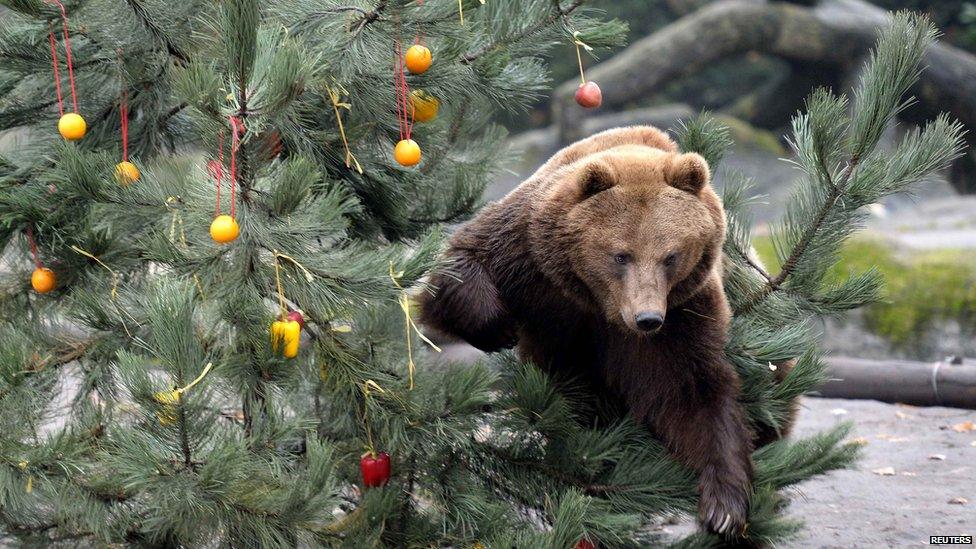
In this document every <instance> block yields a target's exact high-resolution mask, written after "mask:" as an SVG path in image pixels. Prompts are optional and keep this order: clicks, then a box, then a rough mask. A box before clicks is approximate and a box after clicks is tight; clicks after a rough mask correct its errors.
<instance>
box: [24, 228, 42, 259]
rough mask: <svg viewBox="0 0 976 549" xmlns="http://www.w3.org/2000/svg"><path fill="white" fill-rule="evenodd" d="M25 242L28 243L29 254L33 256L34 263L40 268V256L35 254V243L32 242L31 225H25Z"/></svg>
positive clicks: (32, 230) (32, 229)
mask: <svg viewBox="0 0 976 549" xmlns="http://www.w3.org/2000/svg"><path fill="white" fill-rule="evenodd" d="M27 243H28V244H30V250H31V255H33V256H34V265H35V266H37V268H38V269H40V268H41V258H40V256H39V255H38V254H37V243H36V242H34V228H33V227H32V226H31V225H28V226H27Z"/></svg>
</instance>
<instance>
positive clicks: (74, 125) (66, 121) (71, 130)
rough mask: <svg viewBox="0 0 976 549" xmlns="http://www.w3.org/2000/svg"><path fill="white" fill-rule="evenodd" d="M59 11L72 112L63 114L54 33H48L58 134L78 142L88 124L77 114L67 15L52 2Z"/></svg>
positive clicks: (61, 7) (60, 7)
mask: <svg viewBox="0 0 976 549" xmlns="http://www.w3.org/2000/svg"><path fill="white" fill-rule="evenodd" d="M53 2H54V3H55V4H57V6H58V8H59V9H60V10H61V23H62V31H61V32H62V37H63V38H64V53H65V61H66V63H67V65H68V84H69V85H70V87H71V105H72V107H73V108H74V110H73V112H69V113H66V112H64V99H63V97H62V95H61V71H60V68H59V64H58V50H57V45H56V44H55V40H54V31H49V32H48V41H49V42H50V46H51V62H52V63H53V65H54V90H55V92H56V93H57V100H58V111H59V112H60V113H61V119H60V120H58V132H59V133H60V134H61V137H63V138H65V140H67V141H78V140H79V139H81V138H82V137H84V136H85V132H86V131H87V130H88V124H86V123H85V119H84V118H82V117H81V115H80V114H78V91H77V88H76V87H75V69H74V62H73V61H72V59H71V36H70V35H69V34H68V13H67V11H65V9H64V4H62V3H61V2H60V0H53Z"/></svg>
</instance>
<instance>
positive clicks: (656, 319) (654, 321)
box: [634, 311, 664, 334]
mask: <svg viewBox="0 0 976 549" xmlns="http://www.w3.org/2000/svg"><path fill="white" fill-rule="evenodd" d="M634 323H635V324H636V325H637V329H638V330H640V331H642V332H646V333H649V334H653V333H654V332H657V331H658V330H660V329H661V326H663V325H664V315H662V314H661V313H659V312H657V311H641V312H639V313H637V314H636V315H634Z"/></svg>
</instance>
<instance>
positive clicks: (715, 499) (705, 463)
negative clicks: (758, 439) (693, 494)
mask: <svg viewBox="0 0 976 549" xmlns="http://www.w3.org/2000/svg"><path fill="white" fill-rule="evenodd" d="M742 415H743V414H742V411H741V409H740V408H739V404H738V403H737V402H735V401H731V400H728V399H724V400H723V401H722V402H718V403H716V405H715V406H714V407H710V409H708V410H706V411H705V413H703V414H698V417H697V418H696V420H695V423H696V426H695V427H696V428H695V429H693V430H692V431H689V433H693V432H697V433H698V435H697V436H698V440H697V441H685V443H686V444H688V445H689V446H690V448H686V449H685V451H686V452H694V453H695V454H697V455H696V458H698V459H701V469H700V471H701V475H700V477H699V481H698V491H699V500H698V520H699V521H700V523H701V524H702V526H704V527H705V528H706V529H707V530H709V531H710V532H714V533H717V534H723V535H728V536H739V535H741V534H743V533H744V532H745V527H746V519H747V516H748V513H749V496H750V492H751V488H752V461H751V459H750V454H751V447H750V438H751V437H750V433H749V430H748V428H747V426H746V424H745V421H744V419H743V417H742ZM686 436H688V435H687V434H686Z"/></svg>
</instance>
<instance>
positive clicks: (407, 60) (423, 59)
mask: <svg viewBox="0 0 976 549" xmlns="http://www.w3.org/2000/svg"><path fill="white" fill-rule="evenodd" d="M403 61H404V64H405V65H406V66H407V70H408V71H410V73H411V74H423V73H425V72H427V69H429V68H430V65H431V64H432V63H433V62H434V58H433V56H431V54H430V50H429V49H427V46H421V45H420V44H415V45H413V46H410V49H408V50H407V53H406V55H404V56H403Z"/></svg>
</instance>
